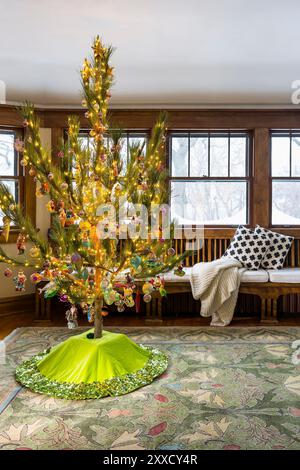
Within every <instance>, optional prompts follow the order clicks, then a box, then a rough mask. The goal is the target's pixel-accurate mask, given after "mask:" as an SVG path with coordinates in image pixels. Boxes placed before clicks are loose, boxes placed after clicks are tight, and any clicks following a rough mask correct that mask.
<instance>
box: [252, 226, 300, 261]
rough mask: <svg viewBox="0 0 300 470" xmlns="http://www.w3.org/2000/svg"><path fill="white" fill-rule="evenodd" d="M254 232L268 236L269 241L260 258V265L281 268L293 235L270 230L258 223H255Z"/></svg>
mask: <svg viewBox="0 0 300 470" xmlns="http://www.w3.org/2000/svg"><path fill="white" fill-rule="evenodd" d="M255 233H257V234H258V235H262V236H265V237H268V239H269V240H270V242H271V244H270V246H269V248H268V250H267V252H266V253H265V256H264V257H263V259H262V262H261V267H262V268H265V269H281V268H282V267H283V265H284V261H285V258H286V257H287V254H288V252H289V250H290V248H291V245H292V243H293V240H294V237H290V236H287V235H282V234H281V233H276V232H272V231H271V230H267V229H266V228H263V227H260V226H259V225H256V227H255Z"/></svg>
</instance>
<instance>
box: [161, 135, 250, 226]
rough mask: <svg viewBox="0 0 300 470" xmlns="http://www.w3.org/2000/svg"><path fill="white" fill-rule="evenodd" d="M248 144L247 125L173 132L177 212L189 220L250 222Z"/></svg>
mask: <svg viewBox="0 0 300 470" xmlns="http://www.w3.org/2000/svg"><path fill="white" fill-rule="evenodd" d="M249 146H250V135H249V133H248V132H245V131H201V132H196V131H195V132H194V131H193V132H172V133H171V134H170V136H169V167H170V184H171V214H172V218H175V219H176V220H177V222H178V223H180V224H186V225H190V224H199V225H200V224H201V225H202V224H203V225H204V224H205V225H238V224H247V223H248V221H249V204H248V201H249V190H250V189H249V184H250V173H249V171H250V165H249V153H250V152H249Z"/></svg>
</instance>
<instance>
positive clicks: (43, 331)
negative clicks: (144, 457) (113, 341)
mask: <svg viewBox="0 0 300 470" xmlns="http://www.w3.org/2000/svg"><path fill="white" fill-rule="evenodd" d="M110 330H111V331H122V332H124V333H126V334H128V335H129V336H130V337H131V338H132V339H133V340H134V341H137V342H139V343H142V344H145V345H151V346H159V348H160V349H162V350H164V351H166V353H167V354H168V356H169V358H170V365H169V368H168V369H167V371H166V373H165V374H164V375H163V376H161V377H160V378H158V379H157V380H155V381H154V382H153V383H152V384H151V385H148V386H147V387H144V388H141V389H139V390H136V391H135V392H133V393H130V394H128V395H124V396H121V397H117V398H111V397H110V398H104V399H101V400H86V401H69V400H60V399H55V398H52V397H49V396H43V395H38V394H35V393H32V392H30V391H29V390H27V389H25V388H22V387H20V386H19V385H18V384H17V383H16V382H15V380H14V368H15V366H16V365H17V364H19V363H20V362H22V361H23V360H24V359H26V358H29V357H30V356H32V355H33V354H36V353H38V352H39V351H42V350H44V349H46V348H48V347H49V346H50V345H53V344H55V343H57V342H59V341H61V340H63V339H65V338H67V337H68V336H69V335H72V334H76V333H79V332H82V331H84V329H83V328H79V329H77V330H73V331H70V330H67V329H65V328H20V329H17V330H15V331H14V333H13V334H12V335H10V336H9V337H8V338H7V339H6V350H7V354H6V361H4V360H2V362H5V363H2V364H0V381H1V382H0V413H1V414H0V448H1V449H3V450H4V449H111V450H128V449H136V450H139V449H140V450H142V449H147V450H151V449H157V450H173V449H174V450H175V449H179V450H180V449H182V450H184V449H207V450H210V449H224V450H239V449H264V450H265V449H274V450H275V449H300V403H299V401H300V366H299V365H294V364H292V362H291V356H292V353H293V349H292V348H291V344H292V342H293V341H294V340H296V339H300V328H295V327H274V328H234V327H230V328H210V327H204V328H182V327H174V328H167V327H165V328H163V327H162V328H157V327H155V328H146V327H145V328H122V329H119V328H110Z"/></svg>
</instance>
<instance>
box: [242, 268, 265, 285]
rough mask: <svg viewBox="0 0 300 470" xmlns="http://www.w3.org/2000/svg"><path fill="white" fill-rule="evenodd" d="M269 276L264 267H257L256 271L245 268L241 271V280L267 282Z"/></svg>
mask: <svg viewBox="0 0 300 470" xmlns="http://www.w3.org/2000/svg"><path fill="white" fill-rule="evenodd" d="M268 281H269V276H268V273H267V271H266V270H265V269H258V270H257V271H250V270H247V271H245V272H243V274H242V278H241V282H268Z"/></svg>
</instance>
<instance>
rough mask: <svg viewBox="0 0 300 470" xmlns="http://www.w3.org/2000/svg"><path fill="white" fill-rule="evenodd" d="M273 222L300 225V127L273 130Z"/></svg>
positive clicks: (274, 223) (275, 223)
mask: <svg viewBox="0 0 300 470" xmlns="http://www.w3.org/2000/svg"><path fill="white" fill-rule="evenodd" d="M271 174H272V225H300V130H282V131H281V130H278V131H277V130H276V131H272V132H271Z"/></svg>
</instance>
